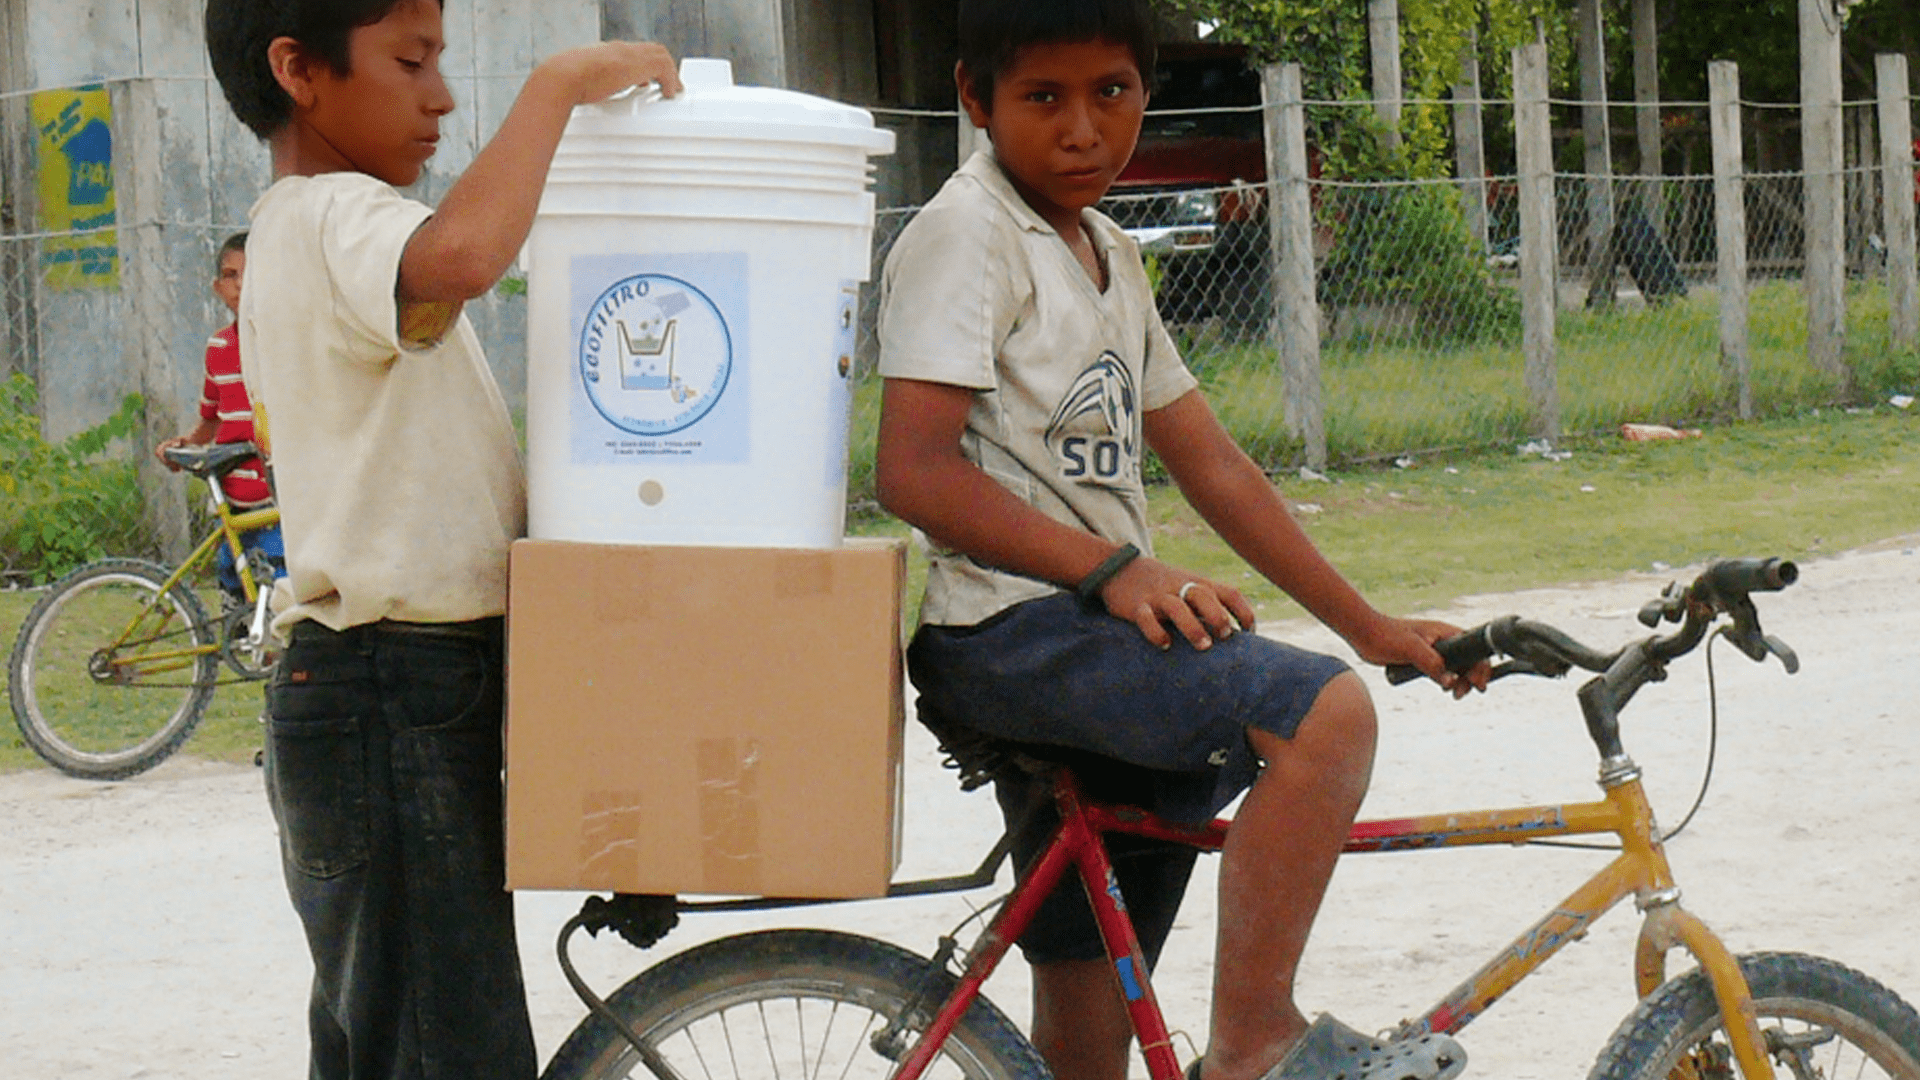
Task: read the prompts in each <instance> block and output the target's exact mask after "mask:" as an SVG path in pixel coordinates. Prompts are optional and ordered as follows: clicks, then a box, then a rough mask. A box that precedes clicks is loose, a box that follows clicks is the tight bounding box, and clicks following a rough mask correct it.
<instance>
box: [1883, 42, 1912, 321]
mask: <svg viewBox="0 0 1920 1080" xmlns="http://www.w3.org/2000/svg"><path fill="white" fill-rule="evenodd" d="M1874 68H1875V74H1876V75H1877V76H1878V80H1879V91H1880V110H1879V111H1880V213H1881V217H1882V222H1881V224H1882V229H1883V231H1882V234H1881V235H1882V236H1884V237H1885V238H1886V241H1887V302H1888V312H1887V330H1888V333H1889V335H1890V336H1891V338H1892V339H1893V346H1894V348H1896V349H1912V348H1913V347H1914V346H1915V345H1916V344H1920V296H1917V295H1916V294H1915V279H1916V274H1915V265H1914V264H1915V251H1914V220H1913V219H1914V208H1913V199H1914V176H1913V110H1912V108H1911V106H1910V104H1909V102H1908V98H1907V87H1908V82H1907V58H1906V56H1905V54H1903V53H1881V54H1880V55H1879V56H1877V57H1875V58H1874Z"/></svg>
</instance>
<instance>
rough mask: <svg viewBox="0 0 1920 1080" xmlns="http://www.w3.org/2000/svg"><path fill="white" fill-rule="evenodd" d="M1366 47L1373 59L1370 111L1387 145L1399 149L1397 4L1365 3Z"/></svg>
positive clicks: (1391, 0)
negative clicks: (1381, 125) (1379, 121)
mask: <svg viewBox="0 0 1920 1080" xmlns="http://www.w3.org/2000/svg"><path fill="white" fill-rule="evenodd" d="M1367 44H1368V46H1369V47H1370V50H1371V53H1372V56H1373V111H1374V112H1375V113H1377V114H1378V115H1379V117H1380V119H1382V120H1384V121H1386V124H1387V127H1388V129H1389V133H1388V135H1387V143H1388V145H1390V146H1398V145H1400V102H1401V99H1402V98H1404V97H1405V96H1406V94H1405V92H1404V91H1403V90H1402V89H1401V80H1400V0H1367Z"/></svg>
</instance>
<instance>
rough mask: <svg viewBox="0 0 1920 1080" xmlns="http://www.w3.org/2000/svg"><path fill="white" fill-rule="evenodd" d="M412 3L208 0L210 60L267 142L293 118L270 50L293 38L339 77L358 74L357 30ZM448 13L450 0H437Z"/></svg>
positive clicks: (236, 109)
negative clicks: (353, 59) (354, 61)
mask: <svg viewBox="0 0 1920 1080" xmlns="http://www.w3.org/2000/svg"><path fill="white" fill-rule="evenodd" d="M405 2H406V0H207V14H206V35H207V59H208V60H210V61H212V64H213V76H214V78H215V79H218V80H219V82H220V90H221V92H222V93H224V94H225V95H226V96H227V104H228V105H230V106H232V107H233V114H234V115H235V116H237V117H239V118H240V122H241V123H243V124H245V125H247V128H248V130H250V131H252V132H253V133H254V134H255V135H258V136H260V137H261V138H262V139H265V138H268V137H269V136H271V135H272V134H273V133H274V132H276V131H279V130H280V129H281V128H282V127H284V126H286V123H287V121H288V120H289V119H291V118H292V116H293V99H292V98H290V97H288V96H287V92H286V91H285V90H282V89H280V84H279V83H278V82H276V81H274V78H273V68H272V66H271V65H270V64H269V63H268V62H267V46H269V45H271V44H273V42H274V39H276V38H283V37H284V38H292V39H293V40H295V41H297V42H299V43H300V47H301V48H302V49H304V50H305V51H306V53H307V54H308V55H309V56H312V57H314V58H315V59H318V60H320V61H321V62H323V63H325V64H326V65H327V66H328V67H329V68H331V69H332V70H333V72H334V74H336V75H348V74H351V73H352V66H351V64H350V63H349V62H348V46H349V44H350V42H351V40H352V37H353V32H354V31H355V30H357V29H359V28H360V27H362V26H372V25H373V24H374V23H377V22H379V21H380V20H381V19H384V18H386V17H387V13H388V12H390V11H392V10H393V9H394V8H396V7H399V6H400V5H401V4H402V3H405ZM435 2H436V3H438V4H439V5H440V6H441V8H442V9H444V8H445V7H446V0H435Z"/></svg>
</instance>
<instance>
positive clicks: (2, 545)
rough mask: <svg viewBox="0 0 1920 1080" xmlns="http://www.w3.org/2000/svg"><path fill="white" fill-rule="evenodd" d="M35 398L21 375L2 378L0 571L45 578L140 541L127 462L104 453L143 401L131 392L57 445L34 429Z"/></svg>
mask: <svg viewBox="0 0 1920 1080" xmlns="http://www.w3.org/2000/svg"><path fill="white" fill-rule="evenodd" d="M36 401H37V394H36V392H35V390H34V385H33V381H32V380H31V379H28V378H27V377H26V376H24V375H15V376H13V377H12V378H11V379H9V380H7V381H6V382H4V383H0V569H4V570H8V571H10V572H12V573H15V574H23V575H25V576H28V577H30V578H33V579H37V580H42V581H44V580H50V579H52V578H54V577H58V576H59V575H61V574H64V573H66V572H67V571H68V570H71V569H73V568H74V567H76V566H79V565H81V564H83V563H87V562H91V561H92V560H94V559H98V558H102V557H104V556H106V555H108V554H112V553H124V552H126V551H130V550H136V549H137V547H138V546H139V541H140V537H141V511H142V501H141V497H140V488H139V484H138V483H137V482H136V480H135V476H134V469H133V466H132V465H129V464H127V463H125V462H121V461H110V460H106V456H105V455H106V450H107V448H108V446H109V445H111V444H112V443H113V442H114V441H115V440H118V439H124V438H126V437H128V436H130V435H132V434H134V433H135V432H136V431H138V430H139V427H140V420H141V417H142V415H143V414H144V412H145V408H146V405H145V402H143V401H142V399H141V398H140V395H138V394H129V395H127V397H126V399H125V400H123V401H122V402H121V404H120V410H119V411H118V412H116V413H114V414H113V416H111V417H109V418H108V419H107V421H106V422H105V423H103V424H100V425H99V426H98V427H94V428H90V429H88V430H86V431H83V432H81V433H79V434H78V435H75V436H73V437H72V438H69V439H67V440H66V441H64V442H61V443H57V444H56V443H49V442H47V441H46V440H45V439H44V438H42V437H41V435H40V421H39V417H38V412H37V409H36V408H35V405H36Z"/></svg>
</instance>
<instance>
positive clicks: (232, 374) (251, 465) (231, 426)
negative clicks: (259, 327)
mask: <svg viewBox="0 0 1920 1080" xmlns="http://www.w3.org/2000/svg"><path fill="white" fill-rule="evenodd" d="M200 418H201V419H203V420H217V421H219V422H220V427H219V428H218V429H217V430H216V431H215V432H214V435H213V441H214V442H216V443H235V442H252V441H253V403H252V402H250V401H248V400H247V387H246V384H245V383H243V382H241V381H240V328H239V326H238V324H231V325H229V326H228V327H227V328H226V329H225V330H222V331H220V332H219V333H218V334H215V335H213V337H211V338H209V339H208V340H207V380H206V383H205V384H204V385H203V386H202V387H201V390H200ZM220 487H221V489H222V490H224V491H225V492H226V493H227V498H228V499H229V500H230V501H232V503H233V504H234V506H235V507H236V508H239V509H246V508H249V507H254V506H259V505H262V504H264V503H268V502H272V501H273V491H272V489H270V488H268V487H267V474H266V468H265V466H263V465H262V464H261V462H260V459H259V458H257V457H256V458H249V459H248V460H247V461H246V462H244V463H243V464H241V465H240V466H239V467H238V468H236V469H234V470H233V471H232V472H230V473H228V474H227V475H226V478H225V479H224V480H222V481H221V484H220Z"/></svg>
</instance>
